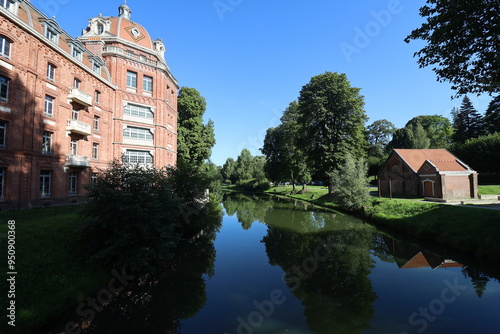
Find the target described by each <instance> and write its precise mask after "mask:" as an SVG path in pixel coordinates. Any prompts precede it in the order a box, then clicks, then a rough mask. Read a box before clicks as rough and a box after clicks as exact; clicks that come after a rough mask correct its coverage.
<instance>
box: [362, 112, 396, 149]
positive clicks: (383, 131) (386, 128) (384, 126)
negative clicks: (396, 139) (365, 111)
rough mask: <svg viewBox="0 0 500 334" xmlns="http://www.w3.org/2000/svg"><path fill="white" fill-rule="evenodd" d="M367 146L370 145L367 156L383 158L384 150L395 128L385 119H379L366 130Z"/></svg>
mask: <svg viewBox="0 0 500 334" xmlns="http://www.w3.org/2000/svg"><path fill="white" fill-rule="evenodd" d="M366 130H367V136H368V144H369V145H370V147H369V151H368V155H370V156H374V157H378V158H380V157H383V156H384V154H385V148H386V146H387V144H389V141H390V140H391V139H392V136H393V134H394V132H395V131H396V126H395V125H394V124H393V123H392V122H389V121H388V120H386V119H379V120H377V121H375V122H373V123H372V124H370V125H368V127H367V128H366Z"/></svg>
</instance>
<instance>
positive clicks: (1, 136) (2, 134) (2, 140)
mask: <svg viewBox="0 0 500 334" xmlns="http://www.w3.org/2000/svg"><path fill="white" fill-rule="evenodd" d="M6 146H7V122H6V121H1V120H0V148H5V147H6Z"/></svg>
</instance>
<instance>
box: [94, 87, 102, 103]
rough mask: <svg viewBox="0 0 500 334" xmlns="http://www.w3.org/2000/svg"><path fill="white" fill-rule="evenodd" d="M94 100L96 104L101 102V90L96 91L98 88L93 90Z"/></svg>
mask: <svg viewBox="0 0 500 334" xmlns="http://www.w3.org/2000/svg"><path fill="white" fill-rule="evenodd" d="M94 102H95V103H96V104H100V103H101V92H100V91H98V90H96V91H95V92H94Z"/></svg>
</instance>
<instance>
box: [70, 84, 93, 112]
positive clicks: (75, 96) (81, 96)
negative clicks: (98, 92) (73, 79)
mask: <svg viewBox="0 0 500 334" xmlns="http://www.w3.org/2000/svg"><path fill="white" fill-rule="evenodd" d="M68 99H71V100H73V101H76V102H77V103H79V104H82V105H84V106H86V107H90V106H91V105H92V96H91V95H89V94H87V93H85V92H84V91H82V90H80V89H78V88H71V90H70V92H69V95H68Z"/></svg>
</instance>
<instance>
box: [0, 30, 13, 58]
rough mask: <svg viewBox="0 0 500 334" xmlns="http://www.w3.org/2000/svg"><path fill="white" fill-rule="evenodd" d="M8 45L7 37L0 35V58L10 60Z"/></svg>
mask: <svg viewBox="0 0 500 334" xmlns="http://www.w3.org/2000/svg"><path fill="white" fill-rule="evenodd" d="M10 44H11V43H10V41H9V40H8V39H7V37H5V36H1V35H0V56H3V57H6V58H10Z"/></svg>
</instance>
